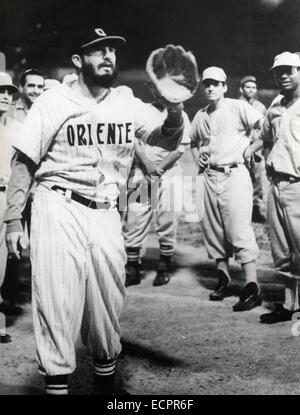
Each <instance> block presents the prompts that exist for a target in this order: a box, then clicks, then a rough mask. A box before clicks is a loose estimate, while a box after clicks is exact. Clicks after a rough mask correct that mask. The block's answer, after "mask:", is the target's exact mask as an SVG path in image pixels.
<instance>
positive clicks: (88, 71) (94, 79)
mask: <svg viewBox="0 0 300 415" xmlns="http://www.w3.org/2000/svg"><path fill="white" fill-rule="evenodd" d="M82 76H83V79H84V80H85V82H86V84H87V85H88V86H100V87H103V88H110V87H111V86H112V85H113V84H114V82H115V80H116V78H117V76H118V69H117V68H115V69H114V70H113V72H112V73H111V74H105V75H98V74H96V73H95V72H94V70H93V67H92V66H90V65H83V66H82Z"/></svg>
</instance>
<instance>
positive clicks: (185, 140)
mask: <svg viewBox="0 0 300 415" xmlns="http://www.w3.org/2000/svg"><path fill="white" fill-rule="evenodd" d="M182 117H183V122H184V130H183V136H182V140H181V144H190V143H191V138H190V132H191V122H190V120H189V117H188V115H187V113H186V112H183V113H182Z"/></svg>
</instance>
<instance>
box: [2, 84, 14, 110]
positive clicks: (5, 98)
mask: <svg viewBox="0 0 300 415" xmlns="http://www.w3.org/2000/svg"><path fill="white" fill-rule="evenodd" d="M11 103H12V92H11V90H10V89H9V88H7V87H5V86H0V114H3V113H4V112H7V111H8V110H9V107H10V105H11Z"/></svg>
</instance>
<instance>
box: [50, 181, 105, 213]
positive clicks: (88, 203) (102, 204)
mask: <svg viewBox="0 0 300 415" xmlns="http://www.w3.org/2000/svg"><path fill="white" fill-rule="evenodd" d="M51 190H54V191H55V192H58V193H60V194H62V195H64V196H65V194H66V192H67V190H68V189H65V188H64V187H60V186H52V187H51ZM70 198H71V199H72V200H74V201H75V202H78V203H80V204H81V205H84V206H87V207H89V208H91V209H109V208H110V207H111V203H110V202H108V201H107V202H95V201H94V200H91V199H87V198H86V197H83V196H81V195H79V194H78V193H74V192H72V191H71V196H70Z"/></svg>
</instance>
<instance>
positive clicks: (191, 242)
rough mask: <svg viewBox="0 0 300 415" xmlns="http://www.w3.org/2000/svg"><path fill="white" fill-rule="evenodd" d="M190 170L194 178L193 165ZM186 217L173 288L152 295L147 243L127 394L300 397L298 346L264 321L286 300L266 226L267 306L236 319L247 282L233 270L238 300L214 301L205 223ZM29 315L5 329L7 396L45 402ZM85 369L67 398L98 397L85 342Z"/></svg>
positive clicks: (259, 231)
mask: <svg viewBox="0 0 300 415" xmlns="http://www.w3.org/2000/svg"><path fill="white" fill-rule="evenodd" d="M182 164H183V167H184V171H185V172H186V174H189V173H190V172H191V160H190V158H189V155H188V154H187V155H184V159H183V162H182ZM192 217H193V215H192V214H190V215H187V216H185V215H184V214H183V215H182V217H181V219H180V222H179V229H178V247H177V251H176V255H175V258H174V272H173V275H172V279H171V281H170V283H169V284H168V285H166V286H162V287H153V286H152V280H153V278H154V275H155V265H156V263H157V259H158V249H157V248H158V244H157V241H156V238H155V235H154V234H153V233H152V235H151V236H150V238H149V240H148V243H147V249H146V252H145V255H144V261H143V266H144V278H143V280H142V282H141V284H140V285H137V286H132V287H129V288H128V290H127V298H126V301H125V306H124V311H123V313H122V316H121V327H122V343H123V351H122V355H121V358H120V361H119V365H118V379H119V383H120V386H122V387H123V388H125V389H127V390H128V392H130V393H131V394H134V395H142V394H144V395H157V394H162V395H164V394H166V395H167V394H168V395H178V394H187V395H231V394H232V395H241V394H250V395H268V394H275V395H281V394H287V395H295V394H299V393H300V382H299V381H300V359H299V354H298V351H299V344H300V343H299V342H300V337H295V336H293V335H292V331H291V329H292V324H293V322H288V323H279V324H276V325H273V326H266V325H262V324H260V323H259V315H260V314H262V313H263V312H266V311H267V308H269V307H270V303H271V302H272V301H274V300H276V301H282V300H283V285H282V282H281V281H280V279H279V278H278V276H276V274H275V272H274V269H273V268H272V259H271V256H270V251H269V243H268V236H267V227H266V225H255V233H256V236H257V240H258V243H259V245H260V248H261V254H260V257H259V260H258V278H259V282H260V284H261V288H262V295H263V300H264V302H263V306H261V307H258V308H256V309H254V310H252V311H250V312H244V313H234V312H232V305H233V304H234V303H235V302H236V301H237V295H238V294H239V291H240V289H241V287H242V286H243V281H242V277H241V273H240V266H239V265H238V264H237V263H235V262H234V261H232V263H231V271H232V277H233V285H232V292H231V294H232V295H231V296H229V297H228V298H226V299H225V300H224V301H223V302H221V303H214V302H210V301H208V295H209V290H210V289H211V288H212V287H213V286H214V284H215V282H216V279H215V274H214V266H213V265H214V264H213V262H212V261H210V260H208V259H207V255H206V252H205V249H204V246H203V236H202V232H201V225H200V224H199V222H186V219H188V218H189V220H191V218H192ZM23 307H24V314H23V315H22V316H20V317H19V318H17V319H16V320H15V321H12V320H8V321H7V325H8V327H7V332H8V333H9V334H10V335H11V336H12V342H11V343H8V344H0V359H1V360H0V361H1V366H0V394H1V395H39V394H42V393H43V386H44V385H43V379H42V377H41V376H40V375H39V374H38V373H37V366H36V363H35V346H34V339H33V331H32V318H31V304H30V302H28V301H27V302H26V303H25V304H23ZM77 363H78V367H77V370H76V371H75V373H74V374H73V376H72V377H71V390H70V393H71V394H73V395H75V394H78V395H89V394H91V390H92V385H91V377H92V376H91V373H92V359H91V357H90V356H88V355H87V354H86V351H85V348H84V346H83V345H82V344H81V342H80V339H78V343H77Z"/></svg>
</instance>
